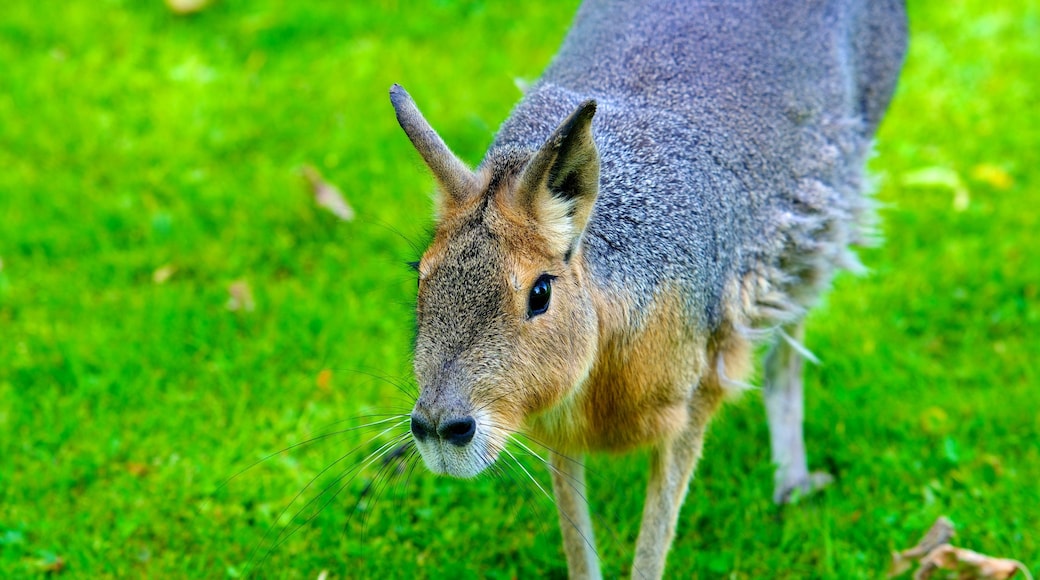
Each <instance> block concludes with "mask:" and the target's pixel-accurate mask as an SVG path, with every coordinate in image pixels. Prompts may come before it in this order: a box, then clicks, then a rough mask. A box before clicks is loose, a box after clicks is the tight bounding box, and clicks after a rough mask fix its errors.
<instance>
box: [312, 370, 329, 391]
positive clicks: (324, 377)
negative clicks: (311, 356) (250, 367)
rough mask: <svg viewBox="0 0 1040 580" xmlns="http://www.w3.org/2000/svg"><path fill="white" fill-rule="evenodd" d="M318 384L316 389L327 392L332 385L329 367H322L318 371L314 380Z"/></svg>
mask: <svg viewBox="0 0 1040 580" xmlns="http://www.w3.org/2000/svg"><path fill="white" fill-rule="evenodd" d="M315 382H316V383H317V385H318V389H319V390H321V391H324V392H326V393H327V392H329V391H330V390H331V387H332V371H331V370H329V369H322V370H321V371H320V372H319V373H318V378H317V380H316V381H315Z"/></svg>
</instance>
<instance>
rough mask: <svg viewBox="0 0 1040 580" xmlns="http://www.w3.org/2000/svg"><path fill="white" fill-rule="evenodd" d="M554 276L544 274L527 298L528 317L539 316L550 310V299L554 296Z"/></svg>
mask: <svg viewBox="0 0 1040 580" xmlns="http://www.w3.org/2000/svg"><path fill="white" fill-rule="evenodd" d="M552 281H553V276H550V275H548V274H542V275H541V276H539V277H538V280H537V281H536V282H535V283H534V286H533V287H532V288H531V295H530V296H529V297H528V298H527V317H528V318H531V317H532V316H538V315H539V314H542V313H543V312H545V311H546V310H548V309H549V298H550V297H551V296H552Z"/></svg>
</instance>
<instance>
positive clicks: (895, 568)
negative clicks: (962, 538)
mask: <svg viewBox="0 0 1040 580" xmlns="http://www.w3.org/2000/svg"><path fill="white" fill-rule="evenodd" d="M953 536H954V532H953V522H951V521H950V520H949V518H947V517H946V516H939V519H937V520H935V523H934V524H932V527H931V528H929V530H928V532H927V533H925V535H924V537H923V538H921V541H920V542H917V545H916V546H914V547H913V548H910V549H909V550H903V551H902V552H893V553H892V571H891V572H890V573H889V576H890V577H892V576H899V575H900V574H903V573H905V572H906V571H907V570H909V569H910V568H912V567H913V562H915V561H917V560H920V559H921V558H924V557H925V556H927V555H928V553H929V552H931V551H932V550H934V549H935V548H937V547H938V546H940V545H942V544H945V543H947V542H949V541H950V538H952V537H953Z"/></svg>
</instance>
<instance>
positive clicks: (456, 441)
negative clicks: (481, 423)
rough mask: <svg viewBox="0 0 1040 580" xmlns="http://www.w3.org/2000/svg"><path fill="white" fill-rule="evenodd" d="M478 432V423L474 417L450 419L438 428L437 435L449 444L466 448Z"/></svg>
mask: <svg viewBox="0 0 1040 580" xmlns="http://www.w3.org/2000/svg"><path fill="white" fill-rule="evenodd" d="M476 432H477V422H476V421H474V420H473V417H463V418H461V419H449V420H447V421H444V422H443V423H441V424H440V426H439V427H437V434H438V435H440V437H441V439H444V440H445V441H447V442H448V443H451V444H453V445H458V446H459V447H463V446H465V445H466V444H467V443H469V442H470V441H472V440H473V434H474V433H476Z"/></svg>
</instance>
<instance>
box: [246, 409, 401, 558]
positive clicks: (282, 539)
mask: <svg viewBox="0 0 1040 580" xmlns="http://www.w3.org/2000/svg"><path fill="white" fill-rule="evenodd" d="M386 421H387V420H384V421H383V422H386ZM405 423H406V422H405V421H401V422H399V423H397V424H395V425H391V426H390V427H388V428H386V429H384V430H383V431H381V432H379V433H378V434H376V435H375V436H374V437H372V438H370V439H369V440H368V441H365V442H364V443H362V444H360V445H358V446H357V447H354V448H353V449H351V450H350V451H348V452H347V453H345V454H343V455H341V456H340V457H339V459H337V460H335V461H333V462H332V463H330V464H329V465H327V466H326V467H325V468H324V469H322V470H321V471H320V472H318V474H317V475H315V476H314V477H313V478H311V480H310V481H309V482H307V485H305V486H304V487H303V489H301V490H300V491H299V492H298V493H297V494H296V495H295V496H293V498H292V500H291V501H289V503H288V504H286V505H285V507H284V508H282V510H281V511H280V512H279V513H278V516H277V517H276V518H275V519H274V521H275V525H277V522H278V521H280V520H281V519H282V517H283V516H284V515H285V514H286V512H288V511H289V508H290V507H292V505H293V504H294V503H296V501H297V500H298V499H300V496H302V495H303V494H304V493H305V492H306V491H307V490H308V489H310V487H311V486H312V485H314V482H316V481H318V479H319V478H320V477H321V476H322V475H324V474H325V473H327V472H328V471H329V470H330V469H332V468H333V467H335V466H336V465H337V464H339V463H340V462H341V461H343V460H344V459H346V458H347V457H350V456H351V455H353V454H354V453H355V452H357V451H358V450H359V449H361V448H362V447H364V446H366V445H368V444H370V443H372V442H373V441H375V440H376V439H378V438H380V437H382V436H383V435H385V434H387V433H389V432H390V431H393V430H394V429H396V428H399V427H402V426H404V424H405ZM405 435H407V434H404V435H400V436H398V437H396V438H395V439H394V441H396V440H397V439H400V438H402V437H404V436H405ZM387 445H389V444H385V445H383V446H381V447H380V448H379V449H383V447H386V446H387ZM353 469H354V468H353V467H351V468H348V469H347V470H345V471H344V472H343V474H342V475H340V476H339V477H338V478H336V480H335V482H334V483H333V484H330V485H329V486H327V487H326V488H325V489H323V490H322V491H321V493H319V494H318V495H317V496H315V497H314V498H312V499H311V500H310V501H308V502H307V503H306V504H304V506H303V507H302V508H300V510H299V511H297V512H296V514H294V515H293V517H292V520H295V519H296V518H297V517H299V515H300V514H301V513H303V511H304V510H306V509H307V508H308V507H310V506H311V505H313V504H314V503H315V501H317V500H318V498H320V497H322V496H323V495H324V494H325V493H326V492H327V491H328V490H329V489H331V488H332V486H333V485H336V484H338V483H339V482H340V481H342V479H343V478H344V477H346V475H347V474H348V473H350V471H352V470H353ZM338 493H339V492H337V494H338ZM323 509H324V506H323ZM317 513H321V510H318V512H316V514H315V516H312V517H311V518H310V519H308V520H307V521H306V522H304V523H303V524H300V525H299V526H297V527H296V528H295V529H293V531H292V532H291V533H289V535H287V536H285V537H283V534H285V530H284V529H283V530H282V531H281V532H279V534H278V536H276V537H275V538H274V541H275V544H274V545H273V546H271V547H270V548H269V549H268V550H267V552H266V553H265V554H264V557H263V558H262V559H261V560H260V562H259V563H258V564H257V567H260V566H263V563H264V562H265V561H266V560H267V558H268V557H269V556H270V555H271V553H273V552H274V550H275V549H277V548H278V546H280V545H282V544H283V543H284V542H285V541H286V540H288V539H289V538H290V537H291V536H292V535H293V534H295V533H296V531H297V530H299V529H300V528H301V527H303V526H304V525H306V524H307V523H309V522H310V521H311V520H313V519H314V517H316V516H317ZM273 530H274V527H271V528H269V529H268V530H267V532H266V533H265V534H264V537H263V538H262V539H261V540H260V543H259V544H258V545H257V547H256V550H254V551H253V554H252V555H251V556H250V558H249V561H250V562H252V561H253V560H254V559H255V558H256V554H257V552H258V551H259V550H260V548H261V546H263V545H264V544H265V543H267V540H268V538H269V537H270V535H271V532H272V531H273ZM249 567H251V566H247V569H248V568H249Z"/></svg>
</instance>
